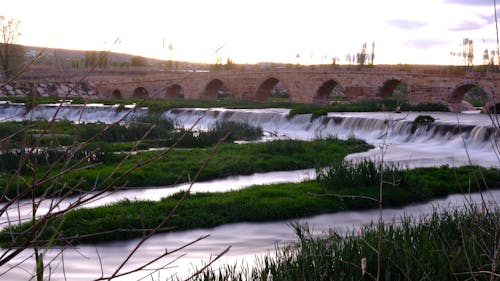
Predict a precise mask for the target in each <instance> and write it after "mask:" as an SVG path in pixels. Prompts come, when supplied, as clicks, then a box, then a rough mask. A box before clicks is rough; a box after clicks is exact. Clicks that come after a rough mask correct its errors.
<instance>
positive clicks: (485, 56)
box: [483, 48, 490, 65]
mask: <svg viewBox="0 0 500 281" xmlns="http://www.w3.org/2000/svg"><path fill="white" fill-rule="evenodd" d="M487 64H490V51H488V48H486V49H484V51H483V65H487Z"/></svg>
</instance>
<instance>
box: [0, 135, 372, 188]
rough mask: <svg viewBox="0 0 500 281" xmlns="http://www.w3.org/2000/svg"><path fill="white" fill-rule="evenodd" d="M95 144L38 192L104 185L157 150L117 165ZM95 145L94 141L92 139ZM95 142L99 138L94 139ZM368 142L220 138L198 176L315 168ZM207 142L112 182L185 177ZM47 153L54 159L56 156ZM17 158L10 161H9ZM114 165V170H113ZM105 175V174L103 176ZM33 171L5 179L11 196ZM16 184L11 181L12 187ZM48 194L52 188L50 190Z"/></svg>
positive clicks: (43, 168)
mask: <svg viewBox="0 0 500 281" xmlns="http://www.w3.org/2000/svg"><path fill="white" fill-rule="evenodd" d="M103 144H104V145H103V146H101V147H97V148H96V150H95V152H94V153H95V156H96V157H95V159H92V161H91V162H90V163H87V161H85V162H84V164H97V166H91V167H87V168H85V169H80V170H77V171H75V172H70V173H68V174H66V175H64V176H62V177H59V178H58V180H57V181H56V182H55V183H54V182H52V181H51V185H48V184H47V185H42V186H38V187H37V192H38V193H39V194H42V193H43V192H46V191H47V189H48V188H51V190H52V191H53V192H59V191H60V190H61V189H62V188H65V186H71V187H73V186H79V188H81V189H82V190H89V189H91V188H93V187H94V186H95V185H96V184H97V188H98V189H100V188H103V187H105V186H107V185H108V184H109V183H110V182H112V181H113V180H114V179H116V178H118V177H121V176H122V175H124V174H125V173H126V172H127V171H128V170H129V169H132V168H133V167H134V166H135V165H136V164H137V163H141V162H144V161H147V160H148V159H150V158H152V157H155V156H156V155H158V154H159V153H162V152H159V151H151V152H142V153H138V154H137V155H131V156H129V158H128V159H127V160H126V161H125V162H124V164H123V165H122V166H120V167H119V168H117V163H118V161H120V160H121V158H122V157H123V156H120V155H118V154H116V153H113V152H112V151H110V150H109V149H107V148H106V146H105V143H103ZM94 145H96V144H94ZM97 145H98V144H97ZM369 148H371V146H370V145H368V144H366V143H365V142H364V141H359V140H352V139H351V140H338V139H325V140H315V141H312V142H308V141H298V140H279V141H273V142H264V143H248V144H225V145H223V146H222V147H221V148H220V149H219V151H218V152H217V153H216V154H215V155H214V156H213V158H212V159H211V160H210V162H209V164H208V165H207V166H206V167H205V169H204V170H203V171H202V173H201V174H200V178H199V180H210V179H216V178H222V177H227V176H232V175H242V174H252V173H258V172H269V171H283V170H296V169H305V168H314V167H319V166H324V165H327V164H328V163H331V161H334V160H340V159H343V158H344V157H345V156H346V155H347V154H350V153H354V152H359V151H365V150H367V149H369ZM210 150H211V148H192V149H176V150H173V151H170V152H169V153H168V154H167V155H166V156H164V157H162V158H160V159H159V160H156V161H154V163H152V164H150V165H146V166H144V167H142V168H139V169H137V170H135V171H134V172H133V173H131V174H130V175H128V176H126V177H124V178H123V179H121V180H119V181H118V182H116V183H115V184H116V185H117V186H120V185H125V186H128V187H143V186H163V185H171V184H175V183H179V182H188V181H189V179H190V177H192V176H193V175H194V174H196V172H197V171H198V169H199V168H200V167H201V165H202V163H203V161H204V160H205V159H206V158H207V157H208V156H209V153H210ZM80 153H81V154H82V155H77V156H78V157H75V158H76V159H81V157H84V155H83V154H84V153H85V151H80ZM33 157H40V159H39V161H38V164H39V165H38V166H37V177H36V178H37V179H41V178H43V175H44V173H46V172H47V171H48V169H49V165H50V164H51V163H53V161H48V160H47V159H45V158H44V157H45V156H33ZM50 159H57V158H56V156H54V158H50ZM12 163H13V165H15V164H16V162H15V161H13V162H12ZM60 170H61V167H59V166H56V167H55V168H52V169H51V171H48V174H49V175H54V174H56V173H58V172H60ZM113 171H114V172H115V173H114V174H113ZM108 177H109V179H108V180H105V179H107V178H108ZM9 178H10V176H8V174H6V173H5V174H2V177H0V189H1V191H2V192H3V191H4V190H5V186H6V181H7V180H8V179H9ZM31 179H32V174H31V172H30V170H29V169H28V168H26V171H25V172H24V173H23V174H22V175H21V177H20V178H19V179H18V180H17V181H16V184H13V185H10V186H11V188H10V189H8V194H9V195H11V196H13V195H14V194H15V192H17V188H18V187H19V188H20V189H21V190H24V189H26V188H27V187H28V186H29V185H30V184H31ZM14 186H15V187H14ZM49 194H52V192H49Z"/></svg>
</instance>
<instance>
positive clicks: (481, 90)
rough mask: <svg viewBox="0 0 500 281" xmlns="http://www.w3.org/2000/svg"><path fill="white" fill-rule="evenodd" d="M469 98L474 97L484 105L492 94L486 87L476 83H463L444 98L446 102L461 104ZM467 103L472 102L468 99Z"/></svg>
mask: <svg viewBox="0 0 500 281" xmlns="http://www.w3.org/2000/svg"><path fill="white" fill-rule="evenodd" d="M469 96H472V97H471V99H472V98H474V97H475V98H477V99H481V100H482V101H483V102H485V103H486V102H488V101H489V100H490V99H491V97H492V94H491V91H489V90H488V89H487V88H486V87H483V86H482V85H480V84H478V83H476V82H463V83H461V84H459V85H457V86H456V87H455V88H454V89H453V91H452V92H451V93H450V94H449V95H448V97H447V98H446V102H449V103H461V102H462V101H463V100H464V99H466V98H467V97H469ZM468 101H469V102H470V101H472V100H470V99H469V100H468Z"/></svg>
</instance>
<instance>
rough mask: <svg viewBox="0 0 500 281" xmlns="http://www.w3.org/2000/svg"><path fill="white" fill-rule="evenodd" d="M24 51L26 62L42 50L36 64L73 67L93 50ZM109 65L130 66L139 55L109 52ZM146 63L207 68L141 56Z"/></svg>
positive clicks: (80, 62) (189, 63)
mask: <svg viewBox="0 0 500 281" xmlns="http://www.w3.org/2000/svg"><path fill="white" fill-rule="evenodd" d="M23 47H24V48H25V52H26V57H25V58H26V62H30V61H31V60H33V58H35V56H36V55H37V54H39V53H40V52H42V51H43V53H42V55H41V57H40V58H39V59H38V61H37V63H36V64H37V65H45V66H51V65H52V66H55V65H56V64H57V65H59V66H60V67H63V68H74V67H84V66H85V54H86V53H88V52H93V51H84V50H68V49H55V48H47V49H45V50H44V48H42V47H33V46H23ZM107 57H108V63H109V66H111V67H113V66H122V67H124V66H130V65H131V64H132V59H133V58H134V57H139V56H136V55H131V54H123V53H114V52H109V53H108V54H107ZM142 58H143V59H144V60H145V62H146V65H147V66H149V67H154V68H156V67H159V68H165V67H170V68H171V69H174V68H177V69H180V70H184V69H199V68H207V67H208V66H207V65H206V64H201V63H191V62H184V61H172V62H170V61H166V60H159V59H154V58H147V57H142Z"/></svg>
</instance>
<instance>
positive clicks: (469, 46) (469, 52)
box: [462, 38, 474, 66]
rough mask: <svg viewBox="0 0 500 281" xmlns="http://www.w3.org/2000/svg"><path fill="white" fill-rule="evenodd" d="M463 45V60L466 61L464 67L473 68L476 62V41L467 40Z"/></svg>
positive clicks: (464, 40)
mask: <svg viewBox="0 0 500 281" xmlns="http://www.w3.org/2000/svg"><path fill="white" fill-rule="evenodd" d="M462 43H463V44H462V47H463V51H462V58H463V60H464V65H467V66H471V65H472V62H473V60H474V41H472V40H470V39H469V38H465V39H463V41H462Z"/></svg>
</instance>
